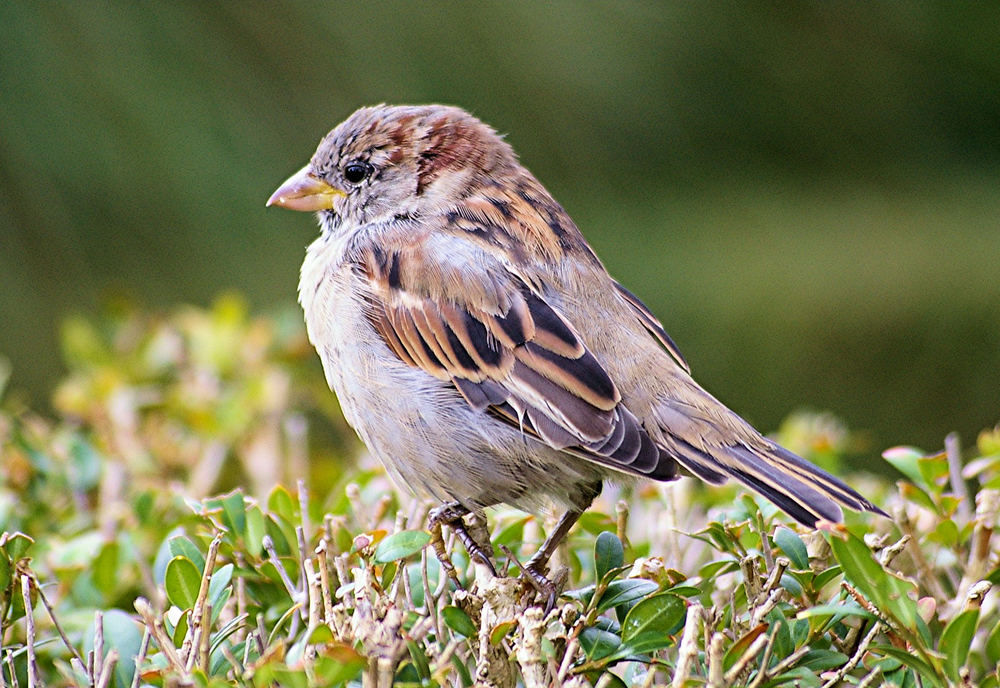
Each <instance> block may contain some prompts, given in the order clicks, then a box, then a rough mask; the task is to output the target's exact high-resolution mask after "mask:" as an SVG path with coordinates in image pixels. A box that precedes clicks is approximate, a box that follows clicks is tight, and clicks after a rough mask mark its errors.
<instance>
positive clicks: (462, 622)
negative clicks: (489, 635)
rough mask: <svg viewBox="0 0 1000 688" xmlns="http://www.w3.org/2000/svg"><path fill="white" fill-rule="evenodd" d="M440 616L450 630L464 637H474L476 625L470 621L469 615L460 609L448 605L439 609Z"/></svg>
mask: <svg viewBox="0 0 1000 688" xmlns="http://www.w3.org/2000/svg"><path fill="white" fill-rule="evenodd" d="M441 616H442V617H444V622H445V623H446V624H447V625H448V628H450V629H451V630H453V631H455V632H456V633H458V634H460V635H464V636H465V637H466V638H475V637H476V626H475V624H473V623H472V619H470V618H469V615H468V614H466V613H465V612H464V611H463V610H462V609H460V608H458V607H456V606H454V605H448V606H447V607H445V608H444V609H442V610H441Z"/></svg>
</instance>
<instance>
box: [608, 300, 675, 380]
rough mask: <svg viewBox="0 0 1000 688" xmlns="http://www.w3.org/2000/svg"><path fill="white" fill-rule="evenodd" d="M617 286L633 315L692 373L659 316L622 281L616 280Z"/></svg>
mask: <svg viewBox="0 0 1000 688" xmlns="http://www.w3.org/2000/svg"><path fill="white" fill-rule="evenodd" d="M615 287H617V289H618V293H619V294H621V295H622V296H623V297H624V298H625V301H626V302H627V303H628V305H629V308H630V309H631V310H632V313H633V315H635V317H636V318H638V319H639V322H641V323H642V325H643V327H645V328H646V330H647V331H648V332H649V333H650V334H651V335H653V337H654V338H655V339H656V341H658V342H659V343H660V345H661V346H662V347H663V348H664V349H666V351H667V353H669V354H670V357H671V358H673V359H674V361H675V362H676V363H677V365H679V366H680V367H681V368H683V369H684V372H686V373H688V374H689V375H690V374H691V367H690V366H689V365H688V362H687V361H686V360H684V356H683V354H681V350H680V349H679V348H678V347H677V345H676V344H674V340H673V339H671V338H670V335H669V334H667V331H666V330H665V329H663V325H662V324H661V323H660V321H659V320H658V319H657V317H656V316H655V315H653V312H652V311H650V310H649V309H648V308H647V307H646V304H644V303H643V302H642V301H640V300H639V297H638V296H636V295H635V294H633V293H632V292H630V291H629V290H628V289H626V288H625V287H623V286H622V285H621V284H620V283H618V282H615Z"/></svg>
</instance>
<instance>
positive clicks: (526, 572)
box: [500, 545, 565, 616]
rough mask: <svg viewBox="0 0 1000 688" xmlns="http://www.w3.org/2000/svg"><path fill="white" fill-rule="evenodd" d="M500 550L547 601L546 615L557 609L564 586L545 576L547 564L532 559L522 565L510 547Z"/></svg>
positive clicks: (503, 547) (503, 546) (501, 546)
mask: <svg viewBox="0 0 1000 688" xmlns="http://www.w3.org/2000/svg"><path fill="white" fill-rule="evenodd" d="M500 549H502V550H503V552H504V554H506V555H507V557H508V558H509V559H510V560H511V561H513V562H514V564H515V565H516V566H517V568H519V569H520V570H521V578H522V579H523V580H525V581H527V582H528V583H529V584H530V585H531V587H532V588H534V589H535V591H536V592H537V593H538V594H539V595H541V596H542V597H543V598H544V599H545V614H546V616H547V615H548V613H549V612H551V611H552V610H553V609H555V606H556V600H557V599H558V598H559V591H560V588H561V587H562V585H560V584H557V583H556V582H553V581H552V580H550V579H549V577H548V576H546V575H545V574H546V569H547V565H546V562H544V561H542V560H540V559H537V560H536V559H534V558H532V559H529V560H528V563H527V564H522V563H521V561H520V560H519V559H518V558H517V557H516V556H515V555H514V553H513V552H511V551H510V549H509V548H508V547H506V546H505V545H500ZM564 579H565V575H564V576H563V581H561V582H564Z"/></svg>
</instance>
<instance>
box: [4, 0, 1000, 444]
mask: <svg viewBox="0 0 1000 688" xmlns="http://www.w3.org/2000/svg"><path fill="white" fill-rule="evenodd" d="M998 36H1000V4H997V3H961V4H959V3H954V4H952V3H882V4H875V3H860V2H857V3H820V2H802V3H800V2H779V3H753V2H751V3H700V2H698V3H669V4H664V3H629V4H621V3H618V2H591V3H573V2H555V3H546V4H535V3H527V2H521V3H507V2H499V3H455V4H444V3H437V2H422V3H409V2H380V3H352V4H347V3H317V2H308V3H307V2H297V3H264V2H259V3H258V2H241V3H210V2H172V3H149V2H104V3H96V2H95V3H85V2H81V3H41V2H40V3H34V2H30V3H29V2H20V3H19V2H4V3H0V42H2V45H3V46H4V47H3V48H2V55H0V176H2V183H0V322H2V327H0V354H2V355H3V356H6V357H7V358H9V359H10V360H11V362H12V363H13V365H14V384H15V386H17V387H20V388H21V389H23V390H25V392H24V393H25V395H26V396H27V397H28V398H29V399H31V400H32V401H33V402H34V403H36V404H38V405H44V404H45V403H46V402H47V395H48V393H49V391H50V390H51V388H52V385H53V381H54V380H55V379H56V378H57V377H58V376H59V375H60V374H61V372H62V368H61V363H60V355H59V350H58V344H57V341H58V336H57V335H58V327H59V322H60V321H61V319H62V318H63V317H64V316H65V315H66V314H68V313H72V312H79V311H84V312H87V311H90V310H92V309H94V308H96V307H97V305H98V304H99V303H100V302H101V299H102V298H105V297H107V295H108V294H118V293H125V294H127V295H129V296H131V297H132V298H135V299H138V300H140V301H141V302H143V303H145V304H148V305H150V306H154V307H156V306H165V305H169V304H173V303H176V302H179V301H186V302H193V303H198V304H207V303H209V302H210V301H211V300H212V298H213V297H214V296H215V295H216V294H217V293H219V292H220V291H222V290H226V289H237V290H239V291H242V292H244V293H245V294H247V295H248V297H249V299H250V301H251V303H252V304H253V306H254V308H255V309H257V310H278V309H281V308H282V307H285V306H288V305H289V304H293V303H294V298H295V287H296V284H297V271H298V267H299V265H300V263H301V260H302V256H303V249H304V246H305V245H306V244H307V243H309V242H310V241H311V239H312V238H313V236H314V235H315V233H316V227H315V223H314V222H313V220H312V219H311V218H309V217H306V216H303V215H300V214H297V213H288V212H281V211H278V210H265V209H264V201H265V199H266V198H267V197H268V195H269V194H270V192H271V191H272V190H273V189H274V188H275V187H276V185H277V184H278V183H279V182H281V181H282V180H283V179H284V178H285V177H286V176H287V175H288V174H289V173H291V172H292V171H294V170H296V169H298V168H299V167H300V166H301V165H302V164H304V163H305V161H306V160H307V159H308V157H309V156H310V155H311V153H312V151H313V148H314V146H315V144H316V142H317V141H318V139H319V138H320V137H321V136H322V135H323V134H325V133H326V131H327V130H328V129H330V128H332V127H333V126H334V125H335V124H337V123H338V122H339V121H340V120H342V119H343V118H344V117H346V116H347V115H348V114H350V112H352V111H353V110H354V109H355V108H357V107H359V106H361V105H365V104H372V103H377V102H383V101H385V102H391V103H409V102H415V103H420V102H445V103H452V104H457V105H461V106H463V107H465V108H467V109H469V110H471V111H473V112H474V113H475V114H477V115H479V116H480V117H482V118H483V119H485V120H486V121H487V122H489V123H491V124H492V125H493V126H495V127H496V128H497V129H499V130H500V131H502V132H506V133H507V135H508V140H509V141H511V143H512V144H513V145H514V147H515V149H516V150H517V151H518V152H519V153H520V155H521V158H522V160H523V161H524V162H525V163H526V164H527V165H528V167H529V168H530V169H531V170H532V171H534V172H535V174H536V175H537V176H538V177H539V178H540V179H541V180H542V182H543V183H544V184H545V185H546V186H547V187H548V188H549V190H550V191H551V192H552V193H553V194H554V195H555V196H556V198H557V199H559V200H560V201H561V202H562V204H563V205H564V206H565V207H566V208H567V209H568V211H569V212H570V214H571V215H572V216H573V217H574V218H575V220H576V221H577V223H578V224H579V226H580V228H581V229H582V231H583V232H584V234H585V235H586V236H587V237H588V238H589V239H590V240H591V242H592V243H593V244H594V246H595V248H596V249H597V251H598V253H599V254H600V255H601V257H602V258H603V259H604V261H605V263H606V265H607V266H608V268H609V270H610V271H611V272H612V274H614V275H616V276H617V277H618V278H620V279H621V280H622V281H623V282H624V283H626V284H627V285H628V286H629V287H630V288H631V289H632V290H633V291H635V292H636V293H637V294H639V295H640V297H642V298H643V299H644V300H645V301H646V302H647V303H648V304H649V305H650V307H651V308H652V309H653V310H654V311H655V312H656V313H657V314H658V315H659V316H660V317H661V319H662V320H663V321H664V323H665V325H666V327H667V329H668V331H670V332H671V334H672V335H673V337H674V338H675V339H676V341H677V342H678V343H679V345H680V346H681V349H682V350H683V351H684V352H685V354H686V356H687V357H688V360H689V361H690V363H691V364H692V367H693V369H694V371H695V375H696V377H697V378H698V379H699V380H700V381H701V382H702V383H703V384H704V385H705V386H706V387H708V388H709V389H710V390H712V391H713V392H715V393H716V395H717V396H719V397H720V398H722V399H723V400H724V401H726V402H727V403H729V404H730V405H731V406H733V407H734V408H735V409H737V410H738V411H740V412H741V413H742V414H743V415H745V416H746V417H747V418H748V419H749V420H751V421H752V422H754V423H756V424H757V425H758V426H760V427H761V428H762V429H773V428H774V427H775V426H776V425H777V424H778V422H779V421H780V419H781V418H782V417H784V416H785V415H786V414H787V413H788V412H789V411H790V410H792V409H794V408H797V407H802V406H806V407H811V408H816V409H829V410H832V411H834V412H835V413H837V414H839V415H840V416H842V417H844V418H845V419H846V420H847V422H848V423H849V425H850V426H851V427H853V428H856V429H861V430H866V431H868V435H869V437H870V443H871V446H870V448H871V449H872V450H877V449H879V448H881V447H883V446H887V445H889V444H892V443H896V442H911V443H918V444H922V445H923V446H924V447H925V448H933V447H936V446H940V442H941V438H942V437H943V435H944V434H945V433H947V432H949V431H952V430H958V431H960V432H961V433H962V434H963V435H964V436H965V438H966V440H967V441H969V440H971V439H972V436H974V434H975V433H976V432H977V431H978V430H980V429H981V428H983V427H986V426H988V425H993V424H994V423H996V422H997V420H998V419H1000V231H998V230H1000V50H998V47H997V46H998V44H997V37H998Z"/></svg>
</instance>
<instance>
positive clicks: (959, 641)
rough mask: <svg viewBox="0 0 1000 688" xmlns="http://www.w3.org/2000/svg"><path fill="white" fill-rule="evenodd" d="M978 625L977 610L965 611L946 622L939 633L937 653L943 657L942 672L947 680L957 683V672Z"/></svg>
mask: <svg viewBox="0 0 1000 688" xmlns="http://www.w3.org/2000/svg"><path fill="white" fill-rule="evenodd" d="M978 624H979V610H978V609H967V610H965V611H964V612H962V613H961V614H959V615H958V616H956V617H955V618H954V619H952V620H951V621H949V622H948V625H947V626H945V627H944V631H943V632H942V633H941V642H940V643H938V652H940V653H941V654H943V655H944V670H945V671H946V672H947V673H948V678H950V679H951V680H952V681H953V682H955V683H958V682H959V677H958V671H959V669H961V668H962V667H963V666H965V662H966V660H967V659H968V657H969V648H970V647H971V646H972V638H973V636H974V635H975V633H976V626H977V625H978Z"/></svg>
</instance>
